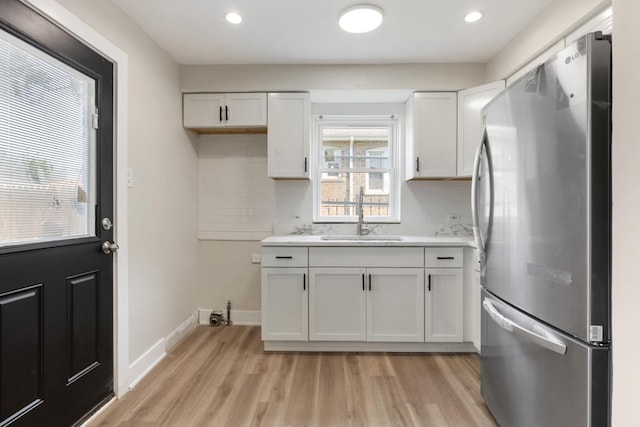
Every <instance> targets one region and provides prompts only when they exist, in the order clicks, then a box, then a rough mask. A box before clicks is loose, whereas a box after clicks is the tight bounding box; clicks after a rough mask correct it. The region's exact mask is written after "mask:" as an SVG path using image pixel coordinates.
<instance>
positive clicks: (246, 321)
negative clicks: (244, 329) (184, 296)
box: [198, 308, 262, 326]
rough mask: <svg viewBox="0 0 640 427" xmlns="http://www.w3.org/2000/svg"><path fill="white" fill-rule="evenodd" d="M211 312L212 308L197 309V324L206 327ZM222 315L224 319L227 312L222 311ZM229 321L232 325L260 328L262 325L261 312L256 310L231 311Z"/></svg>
mask: <svg viewBox="0 0 640 427" xmlns="http://www.w3.org/2000/svg"><path fill="white" fill-rule="evenodd" d="M212 311H213V309H212V308H199V309H198V324H200V325H208V324H209V315H210V314H211V312H212ZM223 313H224V315H225V317H226V316H227V312H226V311H223ZM231 321H232V323H233V324H234V325H243V326H260V325H261V324H262V317H261V312H260V311H257V310H256V311H252V310H231Z"/></svg>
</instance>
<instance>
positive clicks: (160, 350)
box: [129, 338, 167, 390]
mask: <svg viewBox="0 0 640 427" xmlns="http://www.w3.org/2000/svg"><path fill="white" fill-rule="evenodd" d="M165 347H166V338H162V339H160V340H158V342H156V343H155V344H154V345H153V346H151V348H150V349H149V350H147V351H145V352H144V354H143V355H142V356H140V357H138V358H137V359H136V361H135V362H133V363H132V364H131V365H129V378H133V380H132V381H131V382H130V383H129V390H131V389H132V388H134V387H135V386H136V385H137V384H138V383H139V382H140V380H141V379H142V378H144V377H145V376H146V375H147V374H148V373H149V371H151V370H152V369H153V368H154V367H155V366H156V365H157V364H158V363H160V361H161V360H162V359H164V358H165V356H166V355H167V353H166V351H165Z"/></svg>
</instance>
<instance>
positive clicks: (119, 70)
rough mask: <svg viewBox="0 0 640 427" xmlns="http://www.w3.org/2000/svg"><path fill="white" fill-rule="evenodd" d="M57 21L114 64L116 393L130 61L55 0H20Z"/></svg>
mask: <svg viewBox="0 0 640 427" xmlns="http://www.w3.org/2000/svg"><path fill="white" fill-rule="evenodd" d="M21 1H23V2H24V3H27V4H29V5H31V6H32V7H33V8H34V9H37V10H39V11H40V12H42V13H43V14H44V15H46V16H48V17H49V18H50V19H52V20H53V21H55V22H56V23H58V25H60V26H61V27H62V28H64V29H65V30H66V31H67V32H69V33H71V34H73V35H74V36H75V37H76V38H78V39H80V40H82V41H83V42H84V43H85V44H86V45H88V46H90V47H91V48H93V49H94V50H96V51H97V52H100V54H102V55H103V56H104V57H106V58H108V59H109V60H111V61H113V62H114V64H115V70H114V71H115V74H114V93H115V98H116V99H115V102H114V108H115V111H114V115H113V117H114V121H113V125H114V136H115V138H114V146H113V152H114V155H115V156H114V162H113V164H114V174H113V176H114V180H115V182H114V193H115V194H114V198H115V200H114V208H115V209H114V212H115V218H114V223H115V227H114V231H115V233H114V240H115V242H116V243H118V245H119V246H120V249H119V250H118V252H117V253H116V254H115V257H114V275H113V279H114V283H113V286H114V288H113V291H114V292H113V296H114V299H113V301H114V307H113V334H114V336H113V340H114V341H113V343H114V348H113V351H114V370H113V381H114V391H115V394H116V396H118V397H122V396H123V395H124V394H125V393H127V391H129V385H130V379H129V279H128V272H129V268H128V259H129V258H128V239H127V236H128V227H127V130H128V126H127V116H128V111H127V104H128V80H127V76H128V63H129V59H128V56H127V54H126V53H124V52H123V51H122V50H120V49H119V48H117V47H116V46H115V45H114V44H112V43H111V42H110V41H109V40H107V39H106V38H105V37H103V36H102V35H100V34H98V33H97V32H96V31H95V30H93V29H92V28H91V27H89V26H88V25H87V24H86V23H84V22H83V21H81V20H80V19H78V18H77V17H76V16H74V15H73V14H71V13H70V12H69V11H68V10H67V9H65V8H64V7H62V6H61V5H60V4H59V3H57V2H56V1H54V0H21Z"/></svg>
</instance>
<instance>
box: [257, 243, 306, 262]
mask: <svg viewBox="0 0 640 427" xmlns="http://www.w3.org/2000/svg"><path fill="white" fill-rule="evenodd" d="M308 253H309V250H308V249H307V248H306V247H305V248H301V247H295V246H267V247H263V248H262V266H263V267H306V266H307V265H308V264H309V257H308Z"/></svg>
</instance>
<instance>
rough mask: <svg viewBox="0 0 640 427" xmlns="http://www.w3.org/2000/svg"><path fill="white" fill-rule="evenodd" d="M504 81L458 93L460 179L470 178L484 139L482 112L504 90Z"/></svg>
mask: <svg viewBox="0 0 640 427" xmlns="http://www.w3.org/2000/svg"><path fill="white" fill-rule="evenodd" d="M504 86H505V85H504V80H499V81H497V82H493V83H489V84H485V85H482V86H477V87H472V88H470V89H465V90H461V91H460V92H458V170H457V176H458V177H470V176H471V174H472V173H473V162H474V159H475V154H476V149H477V148H478V145H480V140H481V138H482V132H483V124H482V116H481V114H480V110H482V108H483V107H484V106H485V105H487V103H488V102H489V101H491V100H492V99H493V98H494V97H495V96H496V95H497V94H498V93H500V91H502V89H504Z"/></svg>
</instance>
